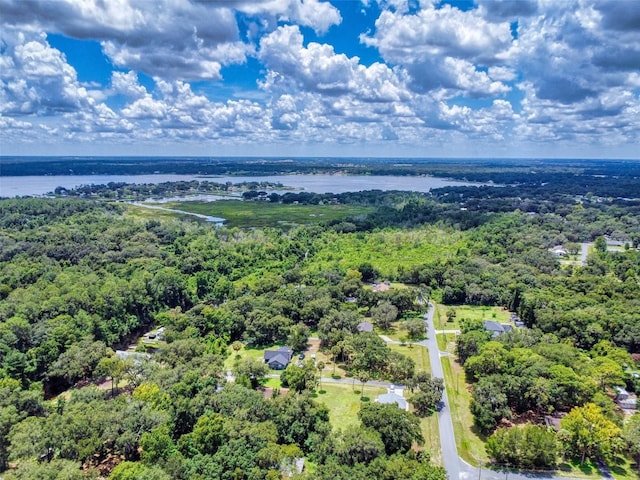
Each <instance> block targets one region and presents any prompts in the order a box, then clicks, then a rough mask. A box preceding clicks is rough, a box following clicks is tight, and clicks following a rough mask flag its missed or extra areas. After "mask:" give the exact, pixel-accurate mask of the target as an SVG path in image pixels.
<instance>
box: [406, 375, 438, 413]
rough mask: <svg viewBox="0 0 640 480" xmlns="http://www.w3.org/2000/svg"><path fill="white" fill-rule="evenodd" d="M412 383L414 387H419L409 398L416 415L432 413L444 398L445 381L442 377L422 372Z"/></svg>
mask: <svg viewBox="0 0 640 480" xmlns="http://www.w3.org/2000/svg"><path fill="white" fill-rule="evenodd" d="M410 383H411V385H412V386H413V387H414V388H416V387H417V388H418V391H417V392H416V393H414V394H413V395H412V396H411V397H410V398H409V401H410V402H411V403H412V404H413V407H414V409H415V411H416V415H418V416H420V417H426V416H428V415H430V414H432V413H433V412H434V411H435V409H436V407H437V406H438V403H439V402H440V400H442V393H443V392H444V381H443V380H442V379H441V378H433V377H431V375H429V374H428V373H424V372H420V373H419V374H418V375H416V376H415V377H414V378H413V379H412V380H411V382H410Z"/></svg>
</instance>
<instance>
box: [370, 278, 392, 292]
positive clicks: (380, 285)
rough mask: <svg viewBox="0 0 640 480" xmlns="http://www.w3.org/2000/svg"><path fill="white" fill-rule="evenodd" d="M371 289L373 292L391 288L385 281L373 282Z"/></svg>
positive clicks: (385, 290)
mask: <svg viewBox="0 0 640 480" xmlns="http://www.w3.org/2000/svg"><path fill="white" fill-rule="evenodd" d="M371 289H372V290H373V291H374V292H387V291H389V290H390V289H391V283H389V282H388V281H387V282H374V283H373V286H372V287H371Z"/></svg>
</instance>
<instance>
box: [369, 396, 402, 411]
mask: <svg viewBox="0 0 640 480" xmlns="http://www.w3.org/2000/svg"><path fill="white" fill-rule="evenodd" d="M376 402H378V403H383V404H387V405H391V404H394V403H395V404H396V405H397V406H398V407H399V408H402V409H403V410H406V409H407V407H408V405H407V401H406V400H405V399H404V398H403V397H401V396H400V395H398V394H397V393H383V394H382V395H378V398H376Z"/></svg>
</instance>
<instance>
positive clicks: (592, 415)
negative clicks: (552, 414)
mask: <svg viewBox="0 0 640 480" xmlns="http://www.w3.org/2000/svg"><path fill="white" fill-rule="evenodd" d="M558 435H559V438H560V441H561V442H562V444H563V445H564V446H565V448H566V451H567V453H568V454H570V455H576V456H579V457H580V463H581V464H583V463H584V461H585V460H586V459H587V458H594V459H595V458H597V457H598V456H602V457H603V458H605V459H606V458H609V457H610V455H611V453H612V452H613V447H614V442H615V440H616V438H619V436H620V428H618V426H617V425H616V424H614V423H613V422H611V421H610V420H607V418H606V417H605V416H604V415H603V413H602V411H601V410H600V408H599V407H598V406H596V405H594V404H593V403H587V404H585V405H584V406H582V407H575V408H574V409H572V410H571V411H570V412H569V413H568V414H567V415H566V416H565V417H564V418H563V419H562V420H561V421H560V431H559V433H558Z"/></svg>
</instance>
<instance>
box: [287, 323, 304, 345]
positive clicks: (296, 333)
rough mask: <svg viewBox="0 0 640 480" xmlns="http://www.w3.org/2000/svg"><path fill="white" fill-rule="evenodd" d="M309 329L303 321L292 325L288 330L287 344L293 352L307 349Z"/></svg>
mask: <svg viewBox="0 0 640 480" xmlns="http://www.w3.org/2000/svg"><path fill="white" fill-rule="evenodd" d="M309 334H310V330H309V327H307V326H306V325H305V324H304V323H298V324H296V325H293V326H292V327H291V329H290V330H289V336H288V337H287V345H288V346H289V348H291V349H292V350H293V351H294V352H303V351H305V350H306V349H307V341H308V339H309Z"/></svg>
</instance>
